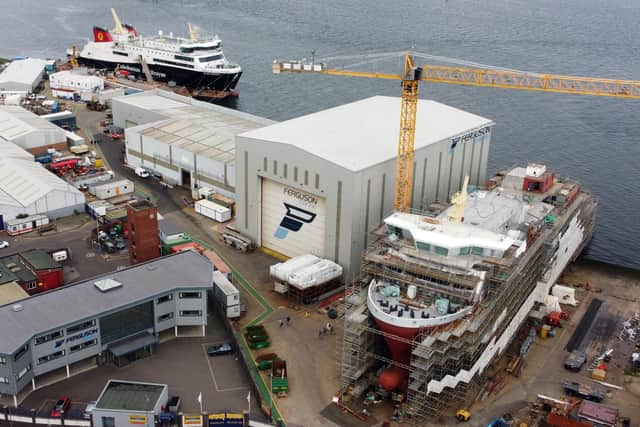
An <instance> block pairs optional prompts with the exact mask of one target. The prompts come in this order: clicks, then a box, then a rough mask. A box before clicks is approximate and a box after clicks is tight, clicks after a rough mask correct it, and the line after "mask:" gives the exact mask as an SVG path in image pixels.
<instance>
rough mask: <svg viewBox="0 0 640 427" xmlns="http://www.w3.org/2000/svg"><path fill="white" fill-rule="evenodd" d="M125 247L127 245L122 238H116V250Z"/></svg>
mask: <svg viewBox="0 0 640 427" xmlns="http://www.w3.org/2000/svg"><path fill="white" fill-rule="evenodd" d="M126 247H127V245H126V244H125V243H124V241H123V240H121V239H118V240H116V249H117V250H119V251H121V250H123V249H125V248H126Z"/></svg>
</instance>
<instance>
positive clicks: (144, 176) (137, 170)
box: [135, 168, 149, 178]
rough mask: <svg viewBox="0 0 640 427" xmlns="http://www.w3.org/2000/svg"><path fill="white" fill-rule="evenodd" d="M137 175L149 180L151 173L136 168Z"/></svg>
mask: <svg viewBox="0 0 640 427" xmlns="http://www.w3.org/2000/svg"><path fill="white" fill-rule="evenodd" d="M135 173H136V175H138V176H139V177H140V178H149V171H147V170H146V169H144V168H136V170H135Z"/></svg>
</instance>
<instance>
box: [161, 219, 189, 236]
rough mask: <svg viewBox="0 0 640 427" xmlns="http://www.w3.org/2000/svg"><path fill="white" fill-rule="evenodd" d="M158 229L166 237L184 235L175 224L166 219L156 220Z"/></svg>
mask: <svg viewBox="0 0 640 427" xmlns="http://www.w3.org/2000/svg"><path fill="white" fill-rule="evenodd" d="M158 228H159V229H160V232H162V233H163V234H166V235H167V236H173V235H175V234H182V233H184V231H183V230H182V229H181V228H180V227H178V226H177V225H176V223H175V222H173V221H171V220H170V219H167V218H162V219H158Z"/></svg>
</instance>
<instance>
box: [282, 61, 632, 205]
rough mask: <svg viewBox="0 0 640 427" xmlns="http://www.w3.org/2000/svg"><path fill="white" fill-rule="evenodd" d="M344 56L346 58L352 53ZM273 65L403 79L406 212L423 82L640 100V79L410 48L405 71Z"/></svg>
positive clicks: (401, 162)
mask: <svg viewBox="0 0 640 427" xmlns="http://www.w3.org/2000/svg"><path fill="white" fill-rule="evenodd" d="M384 55H385V54H381V55H369V57H375V56H378V57H383V56H384ZM386 55H387V57H388V56H389V54H386ZM414 56H416V57H422V58H428V59H432V60H436V61H443V60H444V61H449V62H457V63H458V64H462V65H464V66H462V67H451V66H441V65H429V64H427V65H423V66H421V67H418V66H416V65H415V62H414ZM314 57H315V54H314ZM354 57H355V56H354ZM360 57H367V55H360ZM343 58H345V59H346V58H348V57H343ZM272 67H273V68H272V69H273V72H274V73H276V74H279V73H285V72H286V73H317V74H326V75H332V76H347V77H363V78H373V79H387V80H400V81H401V86H402V103H401V108H400V136H399V140H398V160H397V165H396V181H395V196H394V208H395V209H396V210H399V211H403V212H404V211H407V210H408V209H409V208H410V207H411V192H412V182H413V154H414V139H415V132H416V111H417V108H418V86H419V83H420V82H421V81H423V82H431V83H447V84H458V85H467V86H480V87H489V88H500V89H518V90H529V91H538V92H555V93H564V94H575V95H593V96H608V97H614V98H630V99H640V81H635V80H616V79H603V78H594V77H576V76H563V75H555V74H538V73H529V72H524V71H517V70H509V69H502V68H497V67H491V66H486V65H482V64H475V63H471V62H468V61H460V60H451V59H450V58H443V57H437V56H433V55H425V54H420V53H416V52H409V53H407V54H405V55H404V72H403V73H402V74H387V73H375V72H365V71H349V70H339V69H331V68H328V67H327V65H326V64H325V63H324V62H319V63H317V62H316V61H315V59H314V60H312V61H311V62H307V61H280V60H275V61H273V66H272Z"/></svg>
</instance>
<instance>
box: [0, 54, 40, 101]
mask: <svg viewBox="0 0 640 427" xmlns="http://www.w3.org/2000/svg"><path fill="white" fill-rule="evenodd" d="M46 64H47V61H45V60H44V59H37V58H26V59H20V60H16V61H13V62H11V63H10V64H9V65H7V67H6V68H5V69H4V71H2V73H0V93H30V92H35V90H36V88H37V87H38V85H39V84H40V82H42V76H43V75H44V67H45V65H46Z"/></svg>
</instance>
